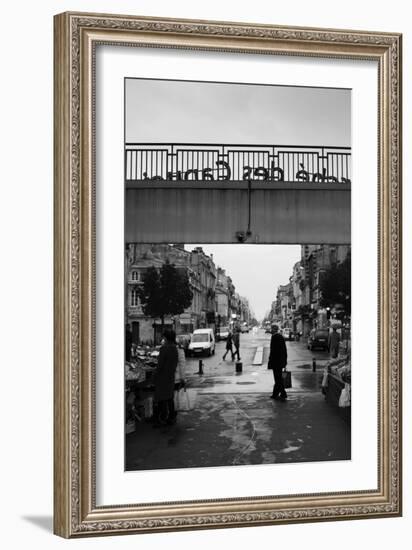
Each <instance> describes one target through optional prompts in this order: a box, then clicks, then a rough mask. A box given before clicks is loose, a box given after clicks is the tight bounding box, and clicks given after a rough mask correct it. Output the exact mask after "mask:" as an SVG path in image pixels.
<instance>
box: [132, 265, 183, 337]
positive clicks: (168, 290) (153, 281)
mask: <svg viewBox="0 0 412 550" xmlns="http://www.w3.org/2000/svg"><path fill="white" fill-rule="evenodd" d="M139 297H140V300H141V303H142V308H143V312H144V314H145V315H148V316H149V317H160V319H161V322H162V330H163V328H164V318H165V316H166V315H180V314H181V313H183V312H184V310H185V309H186V308H188V307H189V306H190V304H191V303H192V299H193V292H192V291H191V289H190V283H189V277H188V274H187V270H184V271H183V270H178V269H176V267H175V266H174V265H173V264H170V263H169V262H166V263H165V264H163V265H162V267H161V268H160V271H159V270H158V269H156V268H155V267H154V266H152V267H149V268H148V269H147V271H146V273H145V274H144V276H143V285H142V286H141V287H140V289H139Z"/></svg>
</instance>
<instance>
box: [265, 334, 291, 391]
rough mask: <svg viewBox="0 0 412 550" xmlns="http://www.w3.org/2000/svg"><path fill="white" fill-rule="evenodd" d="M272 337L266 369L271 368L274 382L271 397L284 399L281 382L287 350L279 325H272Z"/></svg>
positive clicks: (283, 387)
mask: <svg viewBox="0 0 412 550" xmlns="http://www.w3.org/2000/svg"><path fill="white" fill-rule="evenodd" d="M271 330H272V338H271V340H270V355H269V361H268V369H271V370H273V377H274V380H275V384H274V386H273V391H272V395H271V396H270V397H271V399H276V400H280V401H285V399H287V393H286V391H285V386H284V383H283V373H282V371H283V369H285V368H286V364H287V362H288V352H287V350H286V343H285V339H284V338H283V336H282V335H281V334H279V327H278V326H277V325H272V327H271Z"/></svg>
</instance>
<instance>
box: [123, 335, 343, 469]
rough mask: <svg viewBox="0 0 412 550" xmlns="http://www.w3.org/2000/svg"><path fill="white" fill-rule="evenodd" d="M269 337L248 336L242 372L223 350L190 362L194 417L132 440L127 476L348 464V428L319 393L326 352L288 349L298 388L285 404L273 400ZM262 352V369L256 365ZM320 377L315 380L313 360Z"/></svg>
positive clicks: (147, 427)
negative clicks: (278, 465) (181, 470)
mask: <svg viewBox="0 0 412 550" xmlns="http://www.w3.org/2000/svg"><path fill="white" fill-rule="evenodd" d="M269 344H270V334H265V333H264V332H263V331H262V330H261V331H258V332H257V334H253V333H252V332H250V333H249V334H242V335H241V341H240V353H241V361H242V364H243V369H242V372H241V373H236V372H235V362H232V361H231V360H230V357H229V355H228V357H227V358H226V361H223V359H222V356H223V353H224V350H225V342H219V343H217V346H216V353H215V355H214V356H212V357H210V358H209V357H207V358H204V357H202V358H201V359H202V361H203V375H199V374H198V370H199V358H188V359H187V364H186V374H187V380H188V395H189V399H190V402H191V410H190V411H187V412H186V411H185V412H183V411H182V412H179V413H178V420H177V423H176V425H174V426H167V427H162V428H160V429H156V430H155V429H153V428H152V426H151V424H150V423H146V422H141V423H139V424H138V425H137V429H136V432H134V433H132V434H129V435H127V436H126V469H127V470H134V469H142V470H152V469H159V468H185V467H207V466H214V467H216V466H228V465H245V464H273V463H290V462H308V461H325V460H348V459H350V452H351V450H350V449H351V446H350V424H348V423H347V422H345V421H344V420H343V418H342V416H341V415H340V414H339V410H337V409H336V408H334V407H333V406H331V405H329V404H328V403H326V402H325V399H324V397H323V395H322V393H321V391H320V383H321V377H322V366H323V365H324V364H325V362H326V361H327V359H328V354H327V352H323V351H319V352H317V351H315V352H311V351H309V350H307V348H306V343H305V342H293V341H292V342H287V348H288V369H289V370H291V371H292V386H293V387H292V388H290V389H288V390H287V391H288V400H287V401H286V402H279V401H273V400H272V399H270V398H269V396H270V394H271V391H272V387H273V374H272V371H270V370H268V369H267V359H268V355H269ZM259 347H263V362H262V364H261V365H252V363H253V359H254V357H255V353H256V350H257V349H258V348H259ZM313 358H315V359H316V363H317V371H316V372H312V359H313Z"/></svg>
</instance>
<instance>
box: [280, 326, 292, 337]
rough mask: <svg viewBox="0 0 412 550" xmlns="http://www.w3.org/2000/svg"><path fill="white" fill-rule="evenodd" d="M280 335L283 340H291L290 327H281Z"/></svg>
mask: <svg viewBox="0 0 412 550" xmlns="http://www.w3.org/2000/svg"><path fill="white" fill-rule="evenodd" d="M282 336H283V338H284V339H285V340H293V332H292V330H291V329H290V328H284V329H282Z"/></svg>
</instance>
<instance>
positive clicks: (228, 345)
mask: <svg viewBox="0 0 412 550" xmlns="http://www.w3.org/2000/svg"><path fill="white" fill-rule="evenodd" d="M229 351H230V355H231V356H232V361H233V360H234V358H235V356H234V354H233V337H232V333H231V332H229V334H228V335H227V339H226V351H225V353H224V355H223V361H225V360H226V355H227V354H228V353H229Z"/></svg>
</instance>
